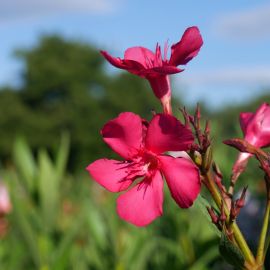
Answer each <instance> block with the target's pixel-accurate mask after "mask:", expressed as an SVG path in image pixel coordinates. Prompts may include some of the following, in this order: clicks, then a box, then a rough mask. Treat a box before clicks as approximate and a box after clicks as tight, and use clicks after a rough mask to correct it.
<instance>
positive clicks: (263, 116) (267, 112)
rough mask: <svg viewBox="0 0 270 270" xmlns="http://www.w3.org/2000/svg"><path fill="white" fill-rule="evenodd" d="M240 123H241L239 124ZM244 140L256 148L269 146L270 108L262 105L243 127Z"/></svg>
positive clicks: (267, 105) (264, 104)
mask: <svg viewBox="0 0 270 270" xmlns="http://www.w3.org/2000/svg"><path fill="white" fill-rule="evenodd" d="M240 123H241V122H240ZM241 125H242V123H241ZM244 135H245V137H244V138H245V140H246V141H248V142H249V143H251V144H253V145H255V146H256V147H267V146H269V145H270V106H269V104H267V103H263V104H262V105H261V106H260V107H259V108H258V109H257V111H256V112H255V113H254V114H253V116H252V117H250V119H249V121H248V122H247V123H246V125H245V133H244Z"/></svg>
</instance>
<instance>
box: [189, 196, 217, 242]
mask: <svg viewBox="0 0 270 270" xmlns="http://www.w3.org/2000/svg"><path fill="white" fill-rule="evenodd" d="M206 207H210V204H209V203H208V201H207V200H206V199H205V198H203V197H202V196H201V195H199V196H198V198H197V199H196V201H195V203H194V205H193V206H192V208H194V209H196V210H198V211H200V212H201V213H202V214H203V215H204V216H205V217H206V219H207V220H208V221H209V222H210V223H211V224H212V220H211V217H210V215H209V213H208V211H207V209H206ZM210 228H211V229H213V231H214V232H215V233H216V234H217V235H218V236H219V237H220V231H219V230H218V228H217V227H216V226H215V225H214V224H212V226H210Z"/></svg>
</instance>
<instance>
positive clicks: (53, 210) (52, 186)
mask: <svg viewBox="0 0 270 270" xmlns="http://www.w3.org/2000/svg"><path fill="white" fill-rule="evenodd" d="M38 164H39V181H38V183H39V195H40V199H41V207H42V214H43V218H44V224H46V228H47V229H51V228H52V226H53V225H54V221H55V219H56V215H57V211H58V209H59V195H60V194H59V186H58V181H56V173H55V170H54V167H53V164H52V161H51V160H50V157H49V155H48V153H47V152H46V151H45V150H40V151H39V153H38Z"/></svg>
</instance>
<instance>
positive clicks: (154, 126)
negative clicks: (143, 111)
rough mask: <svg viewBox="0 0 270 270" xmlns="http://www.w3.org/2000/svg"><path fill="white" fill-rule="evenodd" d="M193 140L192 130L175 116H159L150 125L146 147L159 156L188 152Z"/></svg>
mask: <svg viewBox="0 0 270 270" xmlns="http://www.w3.org/2000/svg"><path fill="white" fill-rule="evenodd" d="M193 140H194V138H193V135H192V132H191V130H190V129H188V128H187V127H185V126H184V125H183V124H181V122H180V121H179V120H177V119H176V118H175V117H174V116H172V115H168V114H157V115H155V116H154V117H153V119H152V121H151V122H150V124H149V128H148V131H147V135H146V142H145V145H146V148H147V149H148V150H151V151H152V152H154V153H156V154H159V153H164V152H167V151H182V150H187V149H189V147H190V145H191V144H192V142H193Z"/></svg>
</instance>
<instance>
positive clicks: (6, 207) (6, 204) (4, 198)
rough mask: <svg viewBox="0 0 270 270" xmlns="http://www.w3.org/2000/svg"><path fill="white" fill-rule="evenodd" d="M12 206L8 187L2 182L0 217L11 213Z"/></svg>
mask: <svg viewBox="0 0 270 270" xmlns="http://www.w3.org/2000/svg"><path fill="white" fill-rule="evenodd" d="M11 209H12V205H11V202H10V197H9V193H8V190H7V187H6V186H5V185H4V183H3V182H0V217H1V216H4V215H6V214H8V213H10V211H11Z"/></svg>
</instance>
